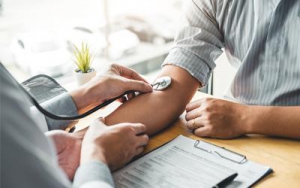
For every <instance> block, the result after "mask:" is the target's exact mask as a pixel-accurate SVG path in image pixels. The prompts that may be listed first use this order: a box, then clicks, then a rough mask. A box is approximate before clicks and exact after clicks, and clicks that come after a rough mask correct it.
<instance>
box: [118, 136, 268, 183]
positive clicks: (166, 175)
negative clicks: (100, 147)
mask: <svg viewBox="0 0 300 188" xmlns="http://www.w3.org/2000/svg"><path fill="white" fill-rule="evenodd" d="M184 155H185V156H184ZM271 171H272V170H271V169H270V168H269V167H266V166H263V165H260V164H257V163H254V162H252V161H249V160H248V159H247V157H246V156H245V155H242V154H239V153H236V152H234V151H231V150H228V149H226V148H224V147H220V146H217V145H214V144H211V143H208V142H205V141H202V140H193V139H190V138H187V137H185V136H182V135H180V136H178V137H177V138H175V139H173V140H171V141H170V142H167V143H166V144H164V145H162V146H160V147H158V148H156V149H155V150H152V151H150V152H148V153H146V154H145V155H143V156H142V157H140V158H138V159H135V160H134V161H132V162H131V163H129V164H128V165H126V166H125V167H124V168H123V169H120V170H118V171H116V172H114V173H113V178H114V181H115V184H116V187H132V188H139V187H143V188H144V187H146V188H151V187H168V188H169V187H170V188H172V187H176V188H181V187H228V188H231V187H234V188H236V187H237V188H238V187H250V186H252V185H253V184H255V183H256V182H257V181H259V180H260V179H261V178H263V177H264V176H265V175H267V174H268V173H270V172H271ZM247 173H248V174H247ZM249 173H250V175H249Z"/></svg>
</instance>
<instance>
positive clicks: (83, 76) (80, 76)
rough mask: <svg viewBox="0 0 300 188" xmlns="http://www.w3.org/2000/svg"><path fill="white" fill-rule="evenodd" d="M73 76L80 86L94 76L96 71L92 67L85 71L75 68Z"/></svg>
mask: <svg viewBox="0 0 300 188" xmlns="http://www.w3.org/2000/svg"><path fill="white" fill-rule="evenodd" d="M74 72H75V73H74V74H75V78H76V82H77V85H78V86H81V85H83V84H85V83H87V82H88V81H90V80H91V79H92V78H93V77H94V76H96V71H95V70H94V69H91V70H90V71H89V72H87V73H82V72H81V71H80V70H75V71H74Z"/></svg>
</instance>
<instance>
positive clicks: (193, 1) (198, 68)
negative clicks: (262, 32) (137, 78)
mask: <svg viewBox="0 0 300 188" xmlns="http://www.w3.org/2000/svg"><path fill="white" fill-rule="evenodd" d="M215 16H216V4H215V3H213V2H211V1H210V0H188V1H186V4H185V9H184V14H183V16H182V20H181V23H180V27H179V30H178V31H177V34H176V37H175V45H174V47H173V48H172V49H171V51H170V53H169V55H168V56H167V58H166V59H165V61H164V63H163V66H165V65H169V64H171V65H175V66H178V67H181V68H183V69H185V70H187V71H188V72H189V73H190V74H191V75H192V76H193V77H195V78H196V79H197V80H198V81H199V82H200V83H201V84H202V85H206V84H207V82H208V79H209V76H210V73H211V71H212V70H213V69H214V68H215V66H216V65H215V63H214V61H215V60H216V59H217V58H218V57H219V56H220V55H221V54H222V48H223V47H224V45H223V37H222V34H221V32H220V30H219V26H218V23H217V21H216V18H215Z"/></svg>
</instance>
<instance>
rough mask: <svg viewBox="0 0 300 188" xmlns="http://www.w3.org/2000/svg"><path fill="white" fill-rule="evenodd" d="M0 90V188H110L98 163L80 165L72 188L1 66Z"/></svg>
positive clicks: (109, 179)
mask: <svg viewBox="0 0 300 188" xmlns="http://www.w3.org/2000/svg"><path fill="white" fill-rule="evenodd" d="M0 86H1V87H0V107H1V108H0V133H1V142H0V144H1V187H22V188H71V187H76V188H96V187H97V188H98V187H99V186H100V185H101V186H102V185H103V187H104V188H105V187H107V188H108V187H109V188H112V187H113V180H112V176H111V174H110V171H109V169H108V167H107V166H106V165H105V164H103V163H101V162H89V163H86V164H84V165H81V166H80V167H79V169H78V171H77V173H76V177H75V179H74V182H77V184H73V185H72V183H71V182H70V181H69V180H68V178H67V176H66V174H65V173H64V172H63V171H62V169H61V168H60V167H59V164H58V161H57V157H56V152H55V148H54V146H53V144H52V143H51V142H50V141H49V140H48V139H47V138H46V136H45V135H44V133H43V132H42V131H41V130H40V129H39V128H38V126H37V124H36V122H35V121H34V120H33V117H32V116H31V114H30V110H29V108H30V107H29V106H30V104H29V102H28V100H27V98H26V96H25V95H24V94H23V93H22V91H21V90H20V89H19V88H18V86H17V85H16V83H15V82H13V80H12V77H11V75H10V74H9V73H8V72H7V71H6V70H5V68H4V67H3V65H2V64H1V63H0ZM77 185H78V186H77Z"/></svg>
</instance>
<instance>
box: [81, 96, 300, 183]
mask: <svg viewBox="0 0 300 188" xmlns="http://www.w3.org/2000/svg"><path fill="white" fill-rule="evenodd" d="M204 97H211V96H209V95H206V94H203V93H197V94H196V95H195V97H194V99H193V100H196V99H200V98H204ZM117 106H118V104H116V103H115V104H112V105H111V106H109V107H107V109H104V110H103V111H99V112H97V113H95V114H93V115H92V116H90V117H88V118H86V119H84V120H82V121H81V122H80V124H84V125H87V124H89V123H90V122H91V120H92V119H95V118H96V117H99V116H101V115H102V116H105V115H106V114H108V113H110V112H111V111H112V110H113V109H115V108H116V107H117ZM185 123H186V121H185V119H184V115H182V116H181V117H180V118H179V119H178V120H177V121H176V122H175V123H174V124H172V125H170V126H169V127H168V128H166V129H165V130H164V131H162V132H160V133H158V134H157V135H155V136H153V137H152V138H151V139H150V142H149V145H148V146H147V147H146V149H145V152H148V151H151V150H153V149H155V148H157V147H159V146H161V145H163V144H165V143H166V142H168V141H170V140H172V139H174V138H176V137H177V136H178V135H180V134H182V135H184V136H187V137H189V138H192V139H195V140H197V139H202V140H204V141H207V142H210V143H213V144H216V145H218V146H222V147H225V148H227V149H230V150H233V151H235V152H238V153H240V154H243V155H246V156H247V158H248V159H249V160H252V161H254V162H257V163H261V164H263V165H266V166H269V167H271V168H272V169H273V170H274V173H272V174H270V175H268V176H267V177H266V178H264V179H263V180H261V181H260V182H259V183H258V184H256V187H300V142H299V141H297V140H291V139H282V138H274V137H267V136H260V135H248V136H244V137H241V138H237V139H234V140H218V139H204V138H199V137H197V136H195V135H193V134H192V133H190V132H189V131H188V130H187V128H186V127H185Z"/></svg>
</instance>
